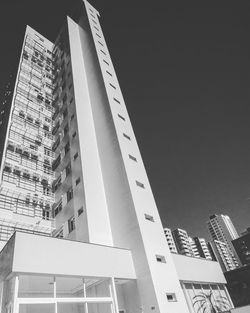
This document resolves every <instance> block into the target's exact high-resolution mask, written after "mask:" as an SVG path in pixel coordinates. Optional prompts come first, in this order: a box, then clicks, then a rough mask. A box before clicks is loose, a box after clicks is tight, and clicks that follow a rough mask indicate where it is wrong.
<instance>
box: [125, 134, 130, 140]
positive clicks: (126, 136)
mask: <svg viewBox="0 0 250 313" xmlns="http://www.w3.org/2000/svg"><path fill="white" fill-rule="evenodd" d="M123 136H124V137H125V138H127V139H128V140H131V138H130V137H129V136H128V135H126V134H124V133H123Z"/></svg>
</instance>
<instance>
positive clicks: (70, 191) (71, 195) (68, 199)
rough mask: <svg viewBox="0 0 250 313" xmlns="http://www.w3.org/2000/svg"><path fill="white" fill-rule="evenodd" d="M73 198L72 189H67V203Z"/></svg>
mask: <svg viewBox="0 0 250 313" xmlns="http://www.w3.org/2000/svg"><path fill="white" fill-rule="evenodd" d="M72 198H73V189H72V188H71V189H69V190H68V191H67V202H69V201H70V200H71V199H72Z"/></svg>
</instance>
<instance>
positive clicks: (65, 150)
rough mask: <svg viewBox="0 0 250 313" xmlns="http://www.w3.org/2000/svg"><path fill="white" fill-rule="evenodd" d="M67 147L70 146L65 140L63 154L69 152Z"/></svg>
mask: <svg viewBox="0 0 250 313" xmlns="http://www.w3.org/2000/svg"><path fill="white" fill-rule="evenodd" d="M69 147H70V145H69V142H67V144H66V146H65V147H64V152H65V154H67V153H68V152H69Z"/></svg>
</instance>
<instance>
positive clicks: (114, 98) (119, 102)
mask: <svg viewBox="0 0 250 313" xmlns="http://www.w3.org/2000/svg"><path fill="white" fill-rule="evenodd" d="M113 99H114V100H115V102H117V103H119V104H121V102H120V101H119V100H117V99H116V98H113Z"/></svg>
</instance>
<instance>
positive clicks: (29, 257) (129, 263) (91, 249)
mask: <svg viewBox="0 0 250 313" xmlns="http://www.w3.org/2000/svg"><path fill="white" fill-rule="evenodd" d="M12 271H13V272H21V273H34V274H36V273H38V274H39V273H40V274H48V275H55V276H56V275H65V276H66V275H69V276H90V277H91V276H92V277H122V278H127V279H135V278H136V275H135V271H134V265H133V260H132V256H131V252H130V251H128V250H125V249H117V248H112V247H106V246H101V245H93V244H87V243H83V242H76V241H70V240H63V239H57V238H50V237H44V236H37V235H31V234H26V233H16V236H15V249H14V258H13V265H12Z"/></svg>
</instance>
